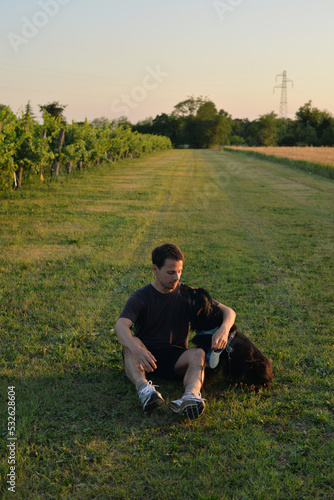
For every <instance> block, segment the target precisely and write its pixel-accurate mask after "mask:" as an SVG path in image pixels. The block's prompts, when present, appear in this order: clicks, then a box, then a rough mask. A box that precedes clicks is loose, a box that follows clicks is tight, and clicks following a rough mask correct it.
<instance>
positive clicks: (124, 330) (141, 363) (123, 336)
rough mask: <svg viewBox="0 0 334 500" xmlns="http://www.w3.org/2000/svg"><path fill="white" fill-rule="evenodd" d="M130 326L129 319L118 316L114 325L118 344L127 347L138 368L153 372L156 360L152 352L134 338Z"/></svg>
mask: <svg viewBox="0 0 334 500" xmlns="http://www.w3.org/2000/svg"><path fill="white" fill-rule="evenodd" d="M131 326H132V321H131V320H129V319H127V318H119V319H118V321H117V323H116V325H115V333H116V336H117V338H118V340H119V342H120V344H122V346H123V347H125V348H127V349H129V351H130V352H131V354H132V356H133V359H134V360H135V363H136V365H137V367H138V368H139V370H142V371H146V372H153V371H154V370H155V369H156V367H157V365H156V361H157V360H156V359H155V357H154V356H153V354H152V353H150V351H148V350H147V349H146V347H145V346H144V344H142V343H141V342H138V341H136V340H135V339H134V337H133V335H132V332H131ZM137 340H139V339H137Z"/></svg>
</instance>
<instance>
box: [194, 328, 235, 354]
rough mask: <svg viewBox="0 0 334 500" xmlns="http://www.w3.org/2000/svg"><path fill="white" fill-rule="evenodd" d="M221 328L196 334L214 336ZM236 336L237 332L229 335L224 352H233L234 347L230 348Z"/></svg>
mask: <svg viewBox="0 0 334 500" xmlns="http://www.w3.org/2000/svg"><path fill="white" fill-rule="evenodd" d="M219 328H220V327H219V326H217V327H216V328H214V329H213V330H200V331H199V332H196V333H197V335H214V334H215V333H216V331H217V330H219ZM235 334H236V332H235V331H234V332H232V333H230V334H229V336H228V340H227V344H226V346H225V349H223V350H226V351H227V352H228V353H231V352H233V347H231V346H230V343H231V342H232V340H233V339H234V337H235Z"/></svg>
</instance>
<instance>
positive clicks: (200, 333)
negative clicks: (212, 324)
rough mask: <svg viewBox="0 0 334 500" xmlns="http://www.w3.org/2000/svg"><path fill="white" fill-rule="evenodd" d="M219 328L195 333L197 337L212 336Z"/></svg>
mask: <svg viewBox="0 0 334 500" xmlns="http://www.w3.org/2000/svg"><path fill="white" fill-rule="evenodd" d="M219 328H220V327H219V326H216V328H214V329H213V330H200V331H199V332H196V333H197V335H214V334H215V333H216V331H217V330H219Z"/></svg>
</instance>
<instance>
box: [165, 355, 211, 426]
mask: <svg viewBox="0 0 334 500" xmlns="http://www.w3.org/2000/svg"><path fill="white" fill-rule="evenodd" d="M204 363H205V352H204V351H203V350H202V349H188V350H187V351H185V352H184V353H183V354H182V355H181V356H180V357H179V359H178V361H177V362H176V364H175V367H174V370H175V372H176V373H177V374H178V375H184V377H183V385H184V389H185V392H184V395H183V396H182V398H181V399H177V400H176V401H171V402H170V404H169V408H170V409H171V410H172V411H174V412H175V413H178V414H179V415H183V416H187V417H189V418H197V417H199V416H200V415H201V414H202V413H203V411H204V407H205V403H204V399H202V397H201V393H200V390H201V388H202V385H203V381H204Z"/></svg>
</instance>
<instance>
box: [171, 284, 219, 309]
mask: <svg viewBox="0 0 334 500" xmlns="http://www.w3.org/2000/svg"><path fill="white" fill-rule="evenodd" d="M179 294H180V295H181V297H182V298H183V299H184V300H185V301H186V302H188V304H189V305H190V307H191V308H192V309H194V310H196V312H197V311H199V310H203V309H205V310H210V306H211V305H213V299H212V297H211V295H210V294H209V292H207V291H206V290H205V289H204V288H192V287H191V286H188V285H185V284H184V283H181V284H180V288H179Z"/></svg>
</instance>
